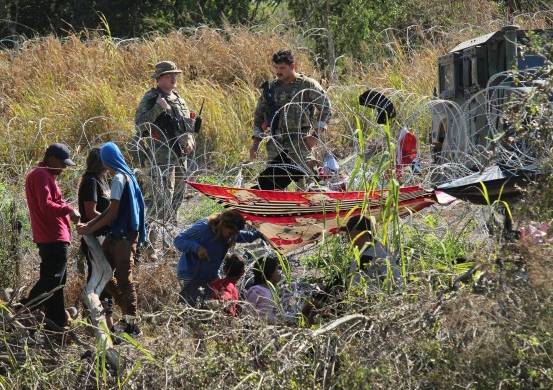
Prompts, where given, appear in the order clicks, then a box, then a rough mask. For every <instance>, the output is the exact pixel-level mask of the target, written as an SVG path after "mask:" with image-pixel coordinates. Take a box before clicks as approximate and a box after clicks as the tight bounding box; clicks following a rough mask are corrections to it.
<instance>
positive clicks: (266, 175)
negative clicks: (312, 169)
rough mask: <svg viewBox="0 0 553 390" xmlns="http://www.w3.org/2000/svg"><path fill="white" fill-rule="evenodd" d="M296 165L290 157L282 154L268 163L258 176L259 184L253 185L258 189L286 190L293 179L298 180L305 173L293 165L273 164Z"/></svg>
mask: <svg viewBox="0 0 553 390" xmlns="http://www.w3.org/2000/svg"><path fill="white" fill-rule="evenodd" d="M279 164H286V165H295V164H294V163H293V162H292V161H291V160H290V159H289V158H288V157H286V156H283V155H280V156H278V157H277V158H275V159H273V160H271V161H269V162H268V163H267V165H268V166H267V168H265V169H264V170H263V172H261V173H260V174H259V176H258V177H257V183H258V185H257V186H255V187H253V188H254V189H258V190H285V189H286V187H288V186H289V185H290V183H292V181H295V182H298V181H300V180H301V179H302V178H303V177H304V176H305V173H304V172H303V171H302V170H301V169H299V168H294V167H293V166H290V167H289V166H286V167H284V166H283V167H273V166H271V165H279Z"/></svg>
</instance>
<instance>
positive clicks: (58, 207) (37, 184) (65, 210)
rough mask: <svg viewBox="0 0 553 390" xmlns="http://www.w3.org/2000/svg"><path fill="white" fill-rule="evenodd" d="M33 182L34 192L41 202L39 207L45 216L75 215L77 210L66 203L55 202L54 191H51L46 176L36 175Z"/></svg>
mask: <svg viewBox="0 0 553 390" xmlns="http://www.w3.org/2000/svg"><path fill="white" fill-rule="evenodd" d="M33 179H34V182H33V191H34V192H35V194H36V195H37V199H38V200H39V202H38V203H39V207H40V208H41V210H42V211H43V213H44V215H51V216H54V217H65V216H66V215H68V214H74V213H75V210H74V209H73V207H72V206H71V205H69V204H67V203H66V202H65V201H64V202H62V203H56V202H54V201H53V196H52V191H51V190H50V181H49V179H48V177H47V176H46V174H43V175H36V176H35V177H34V178H33Z"/></svg>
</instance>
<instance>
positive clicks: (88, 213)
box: [83, 201, 102, 221]
mask: <svg viewBox="0 0 553 390" xmlns="http://www.w3.org/2000/svg"><path fill="white" fill-rule="evenodd" d="M83 205H84V216H85V218H86V219H87V220H89V221H92V220H93V219H94V218H96V217H97V216H98V215H100V214H102V213H100V212H99V211H98V210H97V209H96V206H97V205H98V203H97V202H94V201H85V202H83Z"/></svg>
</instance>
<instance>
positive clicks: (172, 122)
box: [152, 88, 188, 144]
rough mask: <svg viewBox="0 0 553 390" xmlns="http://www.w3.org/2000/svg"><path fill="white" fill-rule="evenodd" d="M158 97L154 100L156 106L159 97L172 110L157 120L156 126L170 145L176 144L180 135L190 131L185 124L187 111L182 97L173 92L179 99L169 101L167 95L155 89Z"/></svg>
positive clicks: (163, 113)
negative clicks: (185, 112) (163, 99)
mask: <svg viewBox="0 0 553 390" xmlns="http://www.w3.org/2000/svg"><path fill="white" fill-rule="evenodd" d="M155 92H156V95H155V98H154V99H153V101H154V104H156V103H155V101H156V100H157V97H158V96H161V97H163V98H165V100H166V101H167V103H168V104H169V106H170V107H171V110H169V111H164V112H162V113H161V114H159V116H158V117H157V118H156V120H155V121H154V124H155V125H156V126H157V127H158V128H159V129H160V130H161V131H162V132H163V134H164V136H165V137H167V140H168V141H169V143H170V144H172V143H174V142H175V140H177V139H178V138H179V136H180V135H182V134H184V133H186V132H187V131H188V129H187V127H186V124H185V122H184V117H183V115H182V113H184V111H185V109H184V106H183V104H182V102H181V98H180V96H179V95H178V94H177V92H175V91H173V94H174V95H175V96H176V97H177V99H175V100H168V99H166V98H167V94H165V93H164V92H162V91H161V90H160V89H159V88H156V89H155ZM152 107H153V105H152Z"/></svg>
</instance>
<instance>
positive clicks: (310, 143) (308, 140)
mask: <svg viewBox="0 0 553 390" xmlns="http://www.w3.org/2000/svg"><path fill="white" fill-rule="evenodd" d="M303 141H304V142H305V146H307V149H309V150H311V149H313V148H314V147H315V145H317V138H315V136H313V135H311V134H309V135H306V136H305V137H303Z"/></svg>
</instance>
